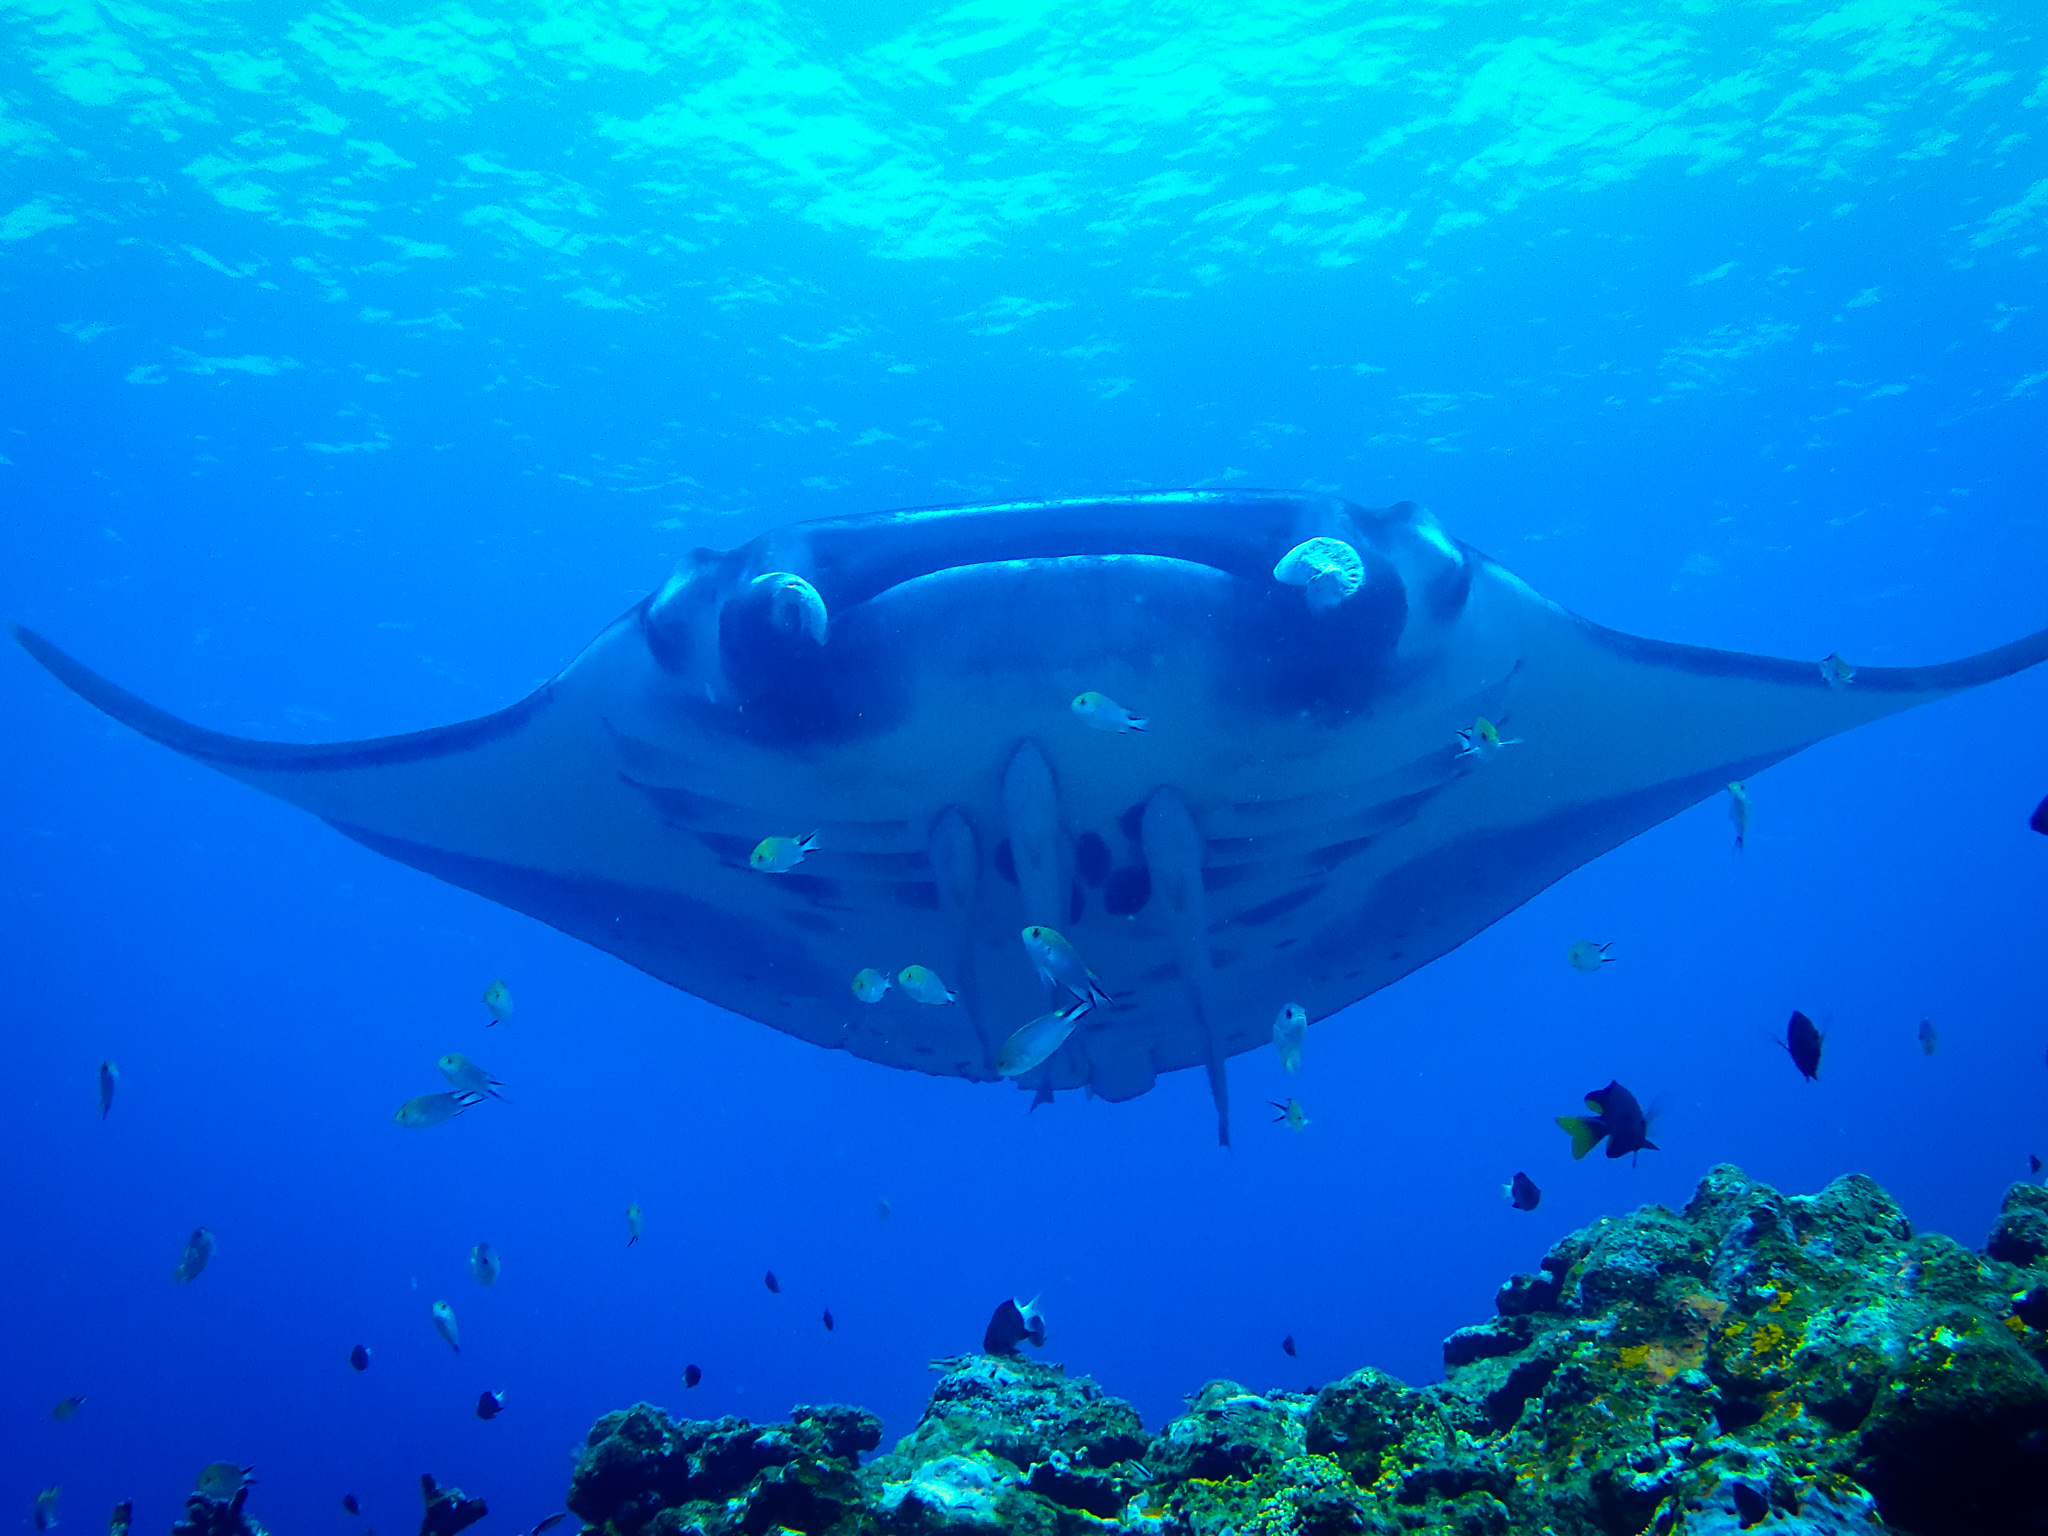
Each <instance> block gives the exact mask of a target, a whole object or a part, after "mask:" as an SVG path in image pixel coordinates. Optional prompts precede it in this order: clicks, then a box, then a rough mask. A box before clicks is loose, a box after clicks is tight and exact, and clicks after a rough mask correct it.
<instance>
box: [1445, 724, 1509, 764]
mask: <svg viewBox="0 0 2048 1536" xmlns="http://www.w3.org/2000/svg"><path fill="white" fill-rule="evenodd" d="M1457 737H1458V756H1459V757H1461V758H1464V757H1472V758H1477V759H1478V760H1479V761H1480V762H1482V763H1485V762H1491V761H1492V760H1493V759H1494V758H1496V757H1498V756H1500V749H1501V748H1502V747H1519V746H1520V745H1521V744H1522V738H1521V737H1519V736H1502V735H1501V733H1500V727H1498V726H1496V725H1495V724H1494V723H1493V722H1492V721H1491V720H1489V719H1487V718H1486V716H1484V715H1481V716H1480V717H1479V718H1478V719H1476V720H1474V721H1473V722H1472V723H1471V724H1470V725H1468V726H1466V727H1465V728H1464V729H1463V730H1462V731H1459V732H1458V733H1457Z"/></svg>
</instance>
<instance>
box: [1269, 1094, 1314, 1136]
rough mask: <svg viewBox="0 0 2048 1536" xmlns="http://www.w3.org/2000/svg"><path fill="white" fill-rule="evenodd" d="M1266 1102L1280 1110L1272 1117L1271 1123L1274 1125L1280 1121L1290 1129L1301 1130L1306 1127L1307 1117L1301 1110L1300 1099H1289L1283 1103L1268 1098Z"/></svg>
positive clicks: (1307, 1123)
mask: <svg viewBox="0 0 2048 1536" xmlns="http://www.w3.org/2000/svg"><path fill="white" fill-rule="evenodd" d="M1266 1102H1267V1103H1268V1104H1271V1105H1272V1106H1273V1108H1275V1109H1277V1110H1279V1111H1280V1113H1279V1114H1277V1115H1275V1116H1274V1117H1273V1123H1274V1124H1275V1125H1279V1124H1281V1123H1282V1122H1285V1124H1286V1126H1287V1128H1288V1129H1289V1130H1290V1131H1303V1130H1307V1129H1308V1125H1309V1118H1308V1116H1307V1115H1306V1114H1304V1113H1303V1112H1302V1108H1301V1100H1299V1099H1289V1100H1288V1101H1287V1102H1286V1103H1285V1104H1280V1103H1276V1102H1275V1101H1274V1100H1272V1099H1268V1100H1267V1101H1266Z"/></svg>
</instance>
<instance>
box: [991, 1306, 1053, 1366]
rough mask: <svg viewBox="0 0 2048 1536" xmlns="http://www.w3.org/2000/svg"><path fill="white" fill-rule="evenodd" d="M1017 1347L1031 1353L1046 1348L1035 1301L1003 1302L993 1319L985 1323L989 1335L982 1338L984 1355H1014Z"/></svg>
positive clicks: (1042, 1323)
mask: <svg viewBox="0 0 2048 1536" xmlns="http://www.w3.org/2000/svg"><path fill="white" fill-rule="evenodd" d="M1020 1344H1029V1345H1031V1346H1032V1347H1033V1348H1034V1349H1042V1348H1044V1347H1045V1319H1044V1318H1042V1317H1040V1316H1039V1315H1038V1299H1037V1298H1036V1297H1033V1298H1032V1299H1031V1300H1030V1301H1021V1302H1020V1301H1009V1300H1005V1301H1004V1302H1003V1303H1002V1305H1001V1306H999V1307H997V1308H996V1313H995V1316H994V1317H991V1318H990V1319H989V1320H988V1331H987V1332H986V1333H984V1334H983V1335H982V1336H981V1349H982V1353H983V1354H989V1355H1014V1354H1016V1353H1017V1346H1018V1345H1020Z"/></svg>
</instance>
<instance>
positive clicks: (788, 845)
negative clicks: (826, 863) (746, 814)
mask: <svg viewBox="0 0 2048 1536" xmlns="http://www.w3.org/2000/svg"><path fill="white" fill-rule="evenodd" d="M817 851H818V834H817V833H815V832H810V833H806V834H805V835H804V836H802V837H764V838H762V839H761V841H760V842H758V843H756V844H755V845H754V851H753V852H752V853H750V854H748V855H747V863H748V865H749V866H750V867H751V868H754V869H758V870H759V871H760V872H761V873H762V874H764V875H786V874H788V873H789V872H790V871H791V870H792V869H795V868H796V867H797V865H799V864H801V863H803V861H804V855H805V854H807V853H816V852H817Z"/></svg>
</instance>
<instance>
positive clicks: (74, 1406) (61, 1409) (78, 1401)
mask: <svg viewBox="0 0 2048 1536" xmlns="http://www.w3.org/2000/svg"><path fill="white" fill-rule="evenodd" d="M84 1406H85V1394H84V1393H82V1392H81V1393H80V1394H79V1395H78V1396H77V1397H67V1398H65V1399H64V1401H63V1402H61V1403H59V1404H58V1405H57V1406H56V1407H54V1408H52V1409H51V1410H50V1417H51V1418H53V1419H55V1420H56V1421H57V1422H58V1423H60V1424H61V1423H63V1422H64V1421H65V1420H66V1419H75V1418H77V1417H78V1410H79V1409H81V1408H83V1407H84Z"/></svg>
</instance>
